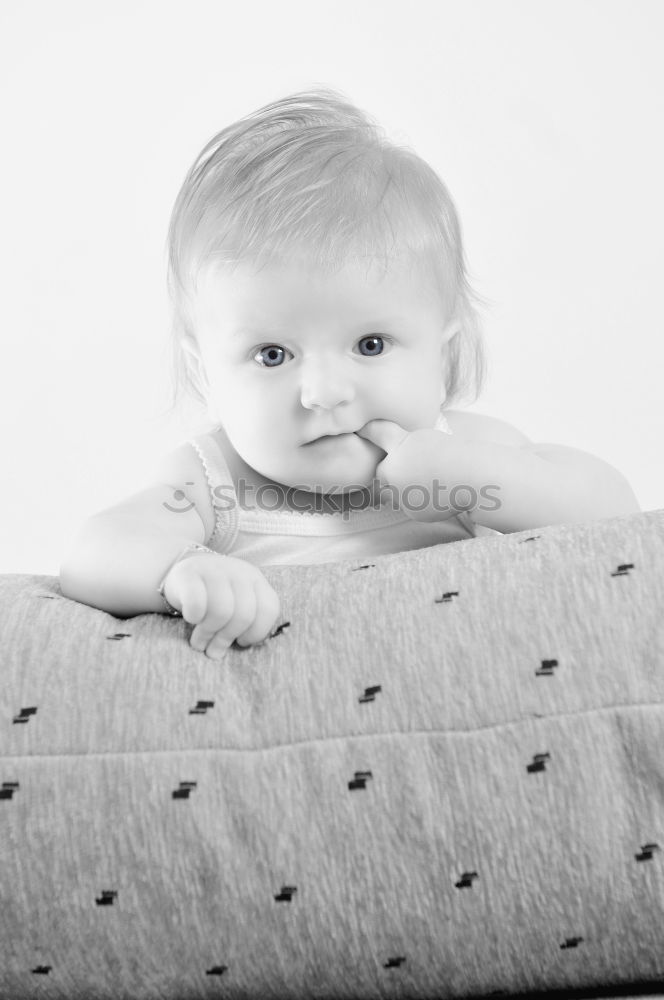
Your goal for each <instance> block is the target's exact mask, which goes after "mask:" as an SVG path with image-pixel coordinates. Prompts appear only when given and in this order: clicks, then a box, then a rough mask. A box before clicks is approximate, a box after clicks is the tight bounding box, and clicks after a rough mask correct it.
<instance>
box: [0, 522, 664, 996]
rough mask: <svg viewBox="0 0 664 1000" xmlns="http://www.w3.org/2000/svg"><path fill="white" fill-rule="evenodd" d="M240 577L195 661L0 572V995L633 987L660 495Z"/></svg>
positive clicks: (648, 971)
mask: <svg viewBox="0 0 664 1000" xmlns="http://www.w3.org/2000/svg"><path fill="white" fill-rule="evenodd" d="M265 574H266V576H267V577H268V579H269V580H270V582H271V584H272V585H273V586H274V587H275V589H276V590H277V592H278V593H279V595H280V598H281V601H282V616H281V620H280V621H279V623H278V626H277V627H276V628H275V630H274V632H273V634H272V636H271V637H270V638H269V639H268V640H266V641H265V642H264V643H263V644H262V645H261V646H258V647H252V648H249V649H246V650H241V649H238V648H236V647H232V648H231V649H230V650H229V652H228V654H227V656H226V658H225V659H224V661H223V662H222V663H221V664H220V663H218V662H213V661H211V660H209V659H207V657H206V656H205V655H204V654H202V653H197V652H195V651H193V650H192V649H191V647H190V646H189V644H188V638H189V635H190V634H191V626H189V625H187V623H186V622H184V621H182V620H181V619H174V618H170V617H167V616H165V615H159V614H145V615H139V616H136V617H134V618H131V619H127V620H122V619H117V618H114V617H112V616H111V615H109V614H106V613H105V612H103V611H99V610H96V609H95V608H92V607H88V606H87V605H84V604H80V603H77V602H75V601H71V600H67V599H65V598H64V597H63V596H62V594H61V591H60V589H59V586H58V581H57V579H56V578H54V577H50V576H32V575H19V574H14V575H8V576H2V577H0V609H1V611H0V641H1V643H2V646H1V648H2V683H1V684H0V997H1V998H2V1000H23V998H35V997H41V998H48V1000H65V998H66V1000H130V998H131V1000H154V998H157V997H159V998H160V1000H192V998H211V997H214V998H224V1000H226V998H228V1000H265V998H269V997H274V998H279V1000H313V998H314V997H320V998H333V997H354V998H356V1000H365V998H366V1000H369V998H371V1000H377V998H379V997H394V998H413V1000H414V998H416V997H417V998H424V1000H434V998H440V1000H442V998H450V997H452V998H455V997H459V998H461V997H466V996H469V995H485V996H486V995H493V996H500V995H506V994H510V993H521V994H524V993H526V994H529V995H532V994H533V993H535V992H538V991H540V990H546V989H550V990H553V989H569V988H572V987H575V988H576V989H582V988H585V989H588V990H591V989H592V990H593V991H594V990H595V989H596V988H597V987H601V986H604V987H607V986H608V985H614V986H616V987H617V986H618V985H619V984H629V983H631V984H634V983H637V982H639V983H640V982H643V981H648V985H649V987H650V991H651V993H653V992H655V984H656V982H659V983H660V984H661V983H662V982H663V981H664V944H663V936H662V927H663V926H664V763H663V759H664V758H663V756H662V746H663V745H664V615H663V613H662V609H663V607H664V510H661V511H651V512H647V513H639V514H633V515H629V516H625V517H621V518H615V519H610V520H604V521H599V522H594V523H591V524H581V525H567V526H565V525H561V526H555V527H549V528H542V529H538V530H537V531H535V532H519V533H515V534H510V535H505V536H501V537H500V538H483V539H478V540H477V541H476V543H475V544H474V545H465V544H462V545H458V544H454V543H452V544H445V545H439V546H434V547H432V548H426V549H419V550H417V551H413V552H403V553H397V554H393V555H387V556H382V557H378V558H376V559H375V560H371V561H370V562H369V563H364V562H361V561H358V560H356V561H352V560H351V561H345V562H342V563H334V564H327V565H322V566H321V565H318V566H317V565H313V566H296V567H287V566H286V567H271V568H268V569H266V570H265ZM605 992H607V993H608V992H611V991H610V990H605ZM616 992H618V990H617V989H616ZM635 992H637V991H635ZM638 992H643V990H639V991H638ZM624 993H625V991H624V990H623V992H622V995H624ZM575 995H576V996H578V995H579V994H578V993H577V994H575ZM597 995H598V994H597V993H594V996H597Z"/></svg>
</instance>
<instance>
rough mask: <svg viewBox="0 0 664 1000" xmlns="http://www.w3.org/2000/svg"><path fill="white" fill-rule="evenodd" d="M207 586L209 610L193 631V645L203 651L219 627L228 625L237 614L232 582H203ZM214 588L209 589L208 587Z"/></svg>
mask: <svg viewBox="0 0 664 1000" xmlns="http://www.w3.org/2000/svg"><path fill="white" fill-rule="evenodd" d="M203 586H204V587H206V595H207V611H206V613H205V617H204V618H203V619H201V621H200V622H199V624H198V625H197V626H196V628H195V629H194V630H193V632H192V633H191V640H190V641H191V645H192V647H193V648H194V649H197V650H199V651H200V652H203V651H204V650H205V648H206V646H207V645H208V643H210V642H211V641H212V639H214V637H215V635H217V633H218V632H219V629H221V628H223V627H224V626H226V625H228V624H229V622H231V621H232V620H233V615H234V614H235V594H234V592H233V588H232V587H231V584H230V583H229V582H228V581H226V580H215V581H214V584H212V583H211V582H209V581H208V582H207V584H206V583H205V582H203ZM212 587H213V588H214V589H213V590H209V589H207V588H212Z"/></svg>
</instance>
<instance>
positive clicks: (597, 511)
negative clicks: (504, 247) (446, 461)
mask: <svg viewBox="0 0 664 1000" xmlns="http://www.w3.org/2000/svg"><path fill="white" fill-rule="evenodd" d="M453 447H454V448H455V454H454V456H450V458H451V462H450V465H451V467H452V468H453V469H454V475H455V477H457V480H456V481H460V480H462V481H463V482H465V483H468V484H470V485H472V486H473V487H475V489H476V490H477V492H478V494H479V495H480V496H481V495H482V494H481V492H480V491H481V490H482V488H484V489H485V490H486V487H487V484H493V485H494V489H493V490H492V491H491V493H490V496H491V497H492V498H493V497H496V499H497V502H498V505H499V506H498V507H497V508H496V509H482V508H483V507H485V508H486V507H489V508H493V507H494V503H493V502H491V503H487V502H486V501H480V504H479V506H478V507H477V508H476V509H475V510H472V511H471V512H470V516H471V517H472V519H473V521H475V522H476V523H479V524H483V525H486V526H487V527H489V528H495V529H497V530H498V531H502V532H513V531H523V530H526V529H529V528H538V527H544V526H545V525H549V524H574V523H584V522H588V521H596V520H600V519H601V518H608V517H618V516H620V515H622V514H633V513H638V512H639V511H640V510H641V508H640V506H639V503H638V500H637V498H636V496H635V494H634V491H633V490H632V488H631V486H630V485H629V483H628V481H627V479H626V478H625V477H624V476H623V475H622V473H620V472H619V471H618V470H617V469H615V468H614V467H613V466H611V465H609V464H608V463H607V462H604V461H603V460H602V459H600V458H597V457H596V456H595V455H591V454H590V453H588V452H584V451H579V450H578V449H576V448H568V447H564V446H562V445H537V444H533V443H528V444H522V445H518V446H513V445H507V444H497V443H494V442H482V441H469V442H463V445H462V446H460V445H459V442H458V441H457V443H456V444H455V445H454V446H453ZM496 486H497V487H499V488H498V490H496V489H495V487H496Z"/></svg>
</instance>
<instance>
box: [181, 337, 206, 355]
mask: <svg viewBox="0 0 664 1000" xmlns="http://www.w3.org/2000/svg"><path fill="white" fill-rule="evenodd" d="M180 346H181V348H182V350H183V351H186V352H187V354H191V356H192V357H193V358H195V359H196V361H198V362H200V360H201V352H200V348H199V346H198V344H197V343H196V340H195V338H194V337H192V335H191V334H190V333H184V334H183V335H182V336H181V337H180Z"/></svg>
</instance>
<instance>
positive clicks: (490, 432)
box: [444, 410, 532, 448]
mask: <svg viewBox="0 0 664 1000" xmlns="http://www.w3.org/2000/svg"><path fill="white" fill-rule="evenodd" d="M444 414H445V417H446V418H447V423H448V425H449V428H450V430H451V431H452V434H458V435H459V437H462V438H466V440H468V441H486V442H487V443H488V442H491V443H493V444H508V445H512V447H515V448H520V447H521V446H522V445H525V444H531V443H532V442H531V440H530V438H528V437H526V435H525V434H524V433H523V432H522V431H520V430H519V429H518V427H514V425H513V424H508V423H507V421H506V420H498V419H497V417H489V416H487V415H486V414H484V413H471V412H470V411H469V410H445V411H444Z"/></svg>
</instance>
